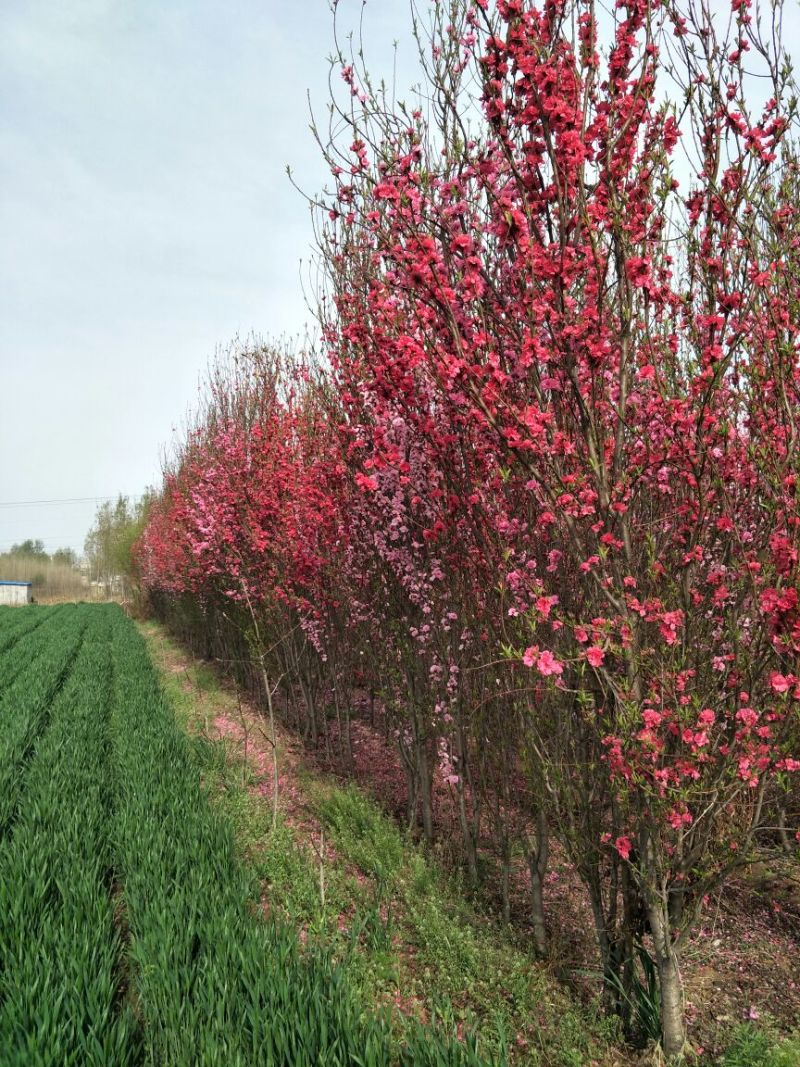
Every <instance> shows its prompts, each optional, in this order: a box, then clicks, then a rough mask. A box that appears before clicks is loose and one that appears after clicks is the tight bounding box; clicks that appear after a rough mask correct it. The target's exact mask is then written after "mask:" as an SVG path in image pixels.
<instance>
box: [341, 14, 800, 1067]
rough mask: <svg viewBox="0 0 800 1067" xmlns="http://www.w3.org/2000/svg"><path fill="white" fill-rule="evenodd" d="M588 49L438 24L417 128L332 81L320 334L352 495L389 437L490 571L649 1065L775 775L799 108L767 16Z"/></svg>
mask: <svg viewBox="0 0 800 1067" xmlns="http://www.w3.org/2000/svg"><path fill="white" fill-rule="evenodd" d="M601 29H602V27H601V26H600V24H599V17H598V14H597V12H596V10H595V6H594V4H593V3H591V2H586V3H572V2H566V0H562V2H556V0H551V2H548V3H545V4H543V5H542V6H541V7H539V6H536V5H533V4H530V3H525V2H523V0H498V2H497V3H496V4H494V5H491V6H490V5H489V4H488V3H487V2H486V0H477V2H476V3H472V4H471V3H467V2H465V3H463V4H451V5H448V6H447V9H446V10H445V6H444V5H435V11H434V16H433V22H432V32H431V35H430V36H431V40H432V42H433V47H432V50H431V52H430V55H429V59H428V63H427V67H426V70H427V73H428V76H429V84H430V88H431V97H432V100H433V104H432V109H431V118H430V120H426V119H424V117H423V112H422V110H421V109H418V110H416V111H413V112H406V111H405V110H403V109H401V110H400V111H398V112H394V113H392V112H390V111H387V109H386V102H385V100H384V99H383V98H382V97H381V96H380V95H378V94H376V93H374V92H373V91H372V89H371V86H370V83H369V80H368V78H367V77H366V75H365V74H364V73H363V72H359V71H358V70H357V69H356V67H355V65H354V64H353V63H350V62H346V61H344V62H343V70H342V74H343V77H344V79H345V81H346V83H347V85H348V86H349V87H350V89H351V92H352V99H353V106H352V108H351V109H350V110H349V111H345V112H344V114H345V117H346V118H347V119H348V120H349V124H350V131H351V132H350V134H349V135H348V145H349V147H348V148H347V149H346V150H345V151H343V152H338V153H337V148H338V145H337V144H336V143H334V144H333V145H331V146H330V147H329V149H328V158H329V160H330V162H331V165H332V171H333V175H334V179H335V189H334V192H333V195H332V198H331V202H330V205H329V220H330V221H329V223H328V227H327V230H326V232H325V234H324V237H323V251H324V254H325V257H326V260H327V262H328V264H329V267H330V273H331V279H332V293H333V297H334V307H335V315H332V316H331V320H330V326H329V330H328V336H327V339H328V344H329V348H330V350H331V353H332V360H333V363H334V366H335V370H336V374H337V379H338V381H339V383H340V387H341V390H342V395H343V397H344V399H345V403H346V405H347V406H348V408H349V410H350V412H351V418H352V419H353V420H354V421H355V422H356V423H358V425H360V426H361V427H364V428H365V433H366V436H367V438H368V440H369V444H368V446H366V447H365V450H364V455H365V459H366V462H365V463H364V474H363V477H364V479H365V481H364V483H363V485H364V487H365V488H366V489H367V490H368V491H371V492H378V491H380V489H381V486H382V484H383V483H384V481H385V480H386V479H389V478H393V477H395V476H396V471H397V469H398V457H397V456H396V455H395V454H394V453H393V452H392V449H391V448H387V447H386V435H385V432H383V431H382V430H381V427H382V426H384V427H385V426H387V425H392V424H393V421H394V420H397V419H401V420H402V421H403V425H404V427H408V428H410V430H411V431H413V433H414V435H415V437H416V438H418V439H419V440H420V441H422V442H424V446H423V445H420V446H418V447H425V448H427V449H428V450H429V452H430V454H431V455H432V456H434V457H436V461H437V463H438V466H439V470H440V472H441V474H442V479H443V483H442V482H441V481H440V482H436V483H433V492H431V493H421V494H418V495H419V496H420V497H421V500H422V501H426V502H427V503H428V505H429V506H435V502H436V500H437V499H438V498H439V494H441V495H442V496H444V495H445V494H446V493H447V492H448V490H449V493H450V495H451V496H452V497H453V498H454V499H455V501H456V507H457V509H458V510H459V513H460V514H462V515H464V514H469V513H470V509H477V510H478V511H479V513H480V518H479V519H478V522H479V523H483V524H485V530H488V534H486V533H484V534H483V535H482V538H481V540H480V541H476V544H479V545H480V547H481V548H482V549H483V548H486V547H487V545H491V547H490V548H489V550H488V551H487V553H486V556H485V562H486V563H487V564H488V565H489V566H490V567H491V566H496V565H498V564H499V561H500V560H503V562H504V564H505V567H504V570H505V574H504V573H503V570H501V569H498V571H497V572H496V578H497V579H500V581H501V583H502V584H503V585H504V586H505V587H508V589H509V592H510V594H511V596H512V597H513V601H514V602H513V603H512V605H511V610H512V612H513V617H514V618H515V620H516V626H515V633H516V642H517V648H518V649H519V652H518V655H519V659H520V660H521V661H522V664H523V665H524V667H525V668H528V669H529V671H530V672H531V675H532V683H531V686H530V687H529V698H528V701H527V705H528V711H527V727H528V728H527V735H526V737H525V738H524V740H523V744H524V745H525V747H526V752H527V755H530V754H531V753H532V754H533V755H534V756H535V760H534V762H535V764H536V766H537V771H538V774H539V775H540V776H541V779H542V781H543V783H544V784H545V789H546V792H547V793H548V794H549V797H550V803H551V804H552V805H553V806H554V807H555V809H556V811H557V812H558V816H559V819H558V822H559V826H560V827H561V832H562V834H563V837H564V840H565V843H566V844H567V846H568V847H569V848H570V850H571V852H572V853H573V856H574V857H575V859H576V862H577V863H578V866H579V869H581V871H582V874H583V875H584V878H585V880H586V883H587V888H588V890H589V893H590V897H591V899H592V904H593V908H594V911H595V916H596V920H597V927H598V937H599V943H600V948H601V952H602V953H603V958H604V963H605V965H606V967H607V968H610V969H612V971H613V970H615V969H616V970H617V972H619V969H620V968H621V969H622V971H623V973H624V972H625V970H626V968H627V970H628V973H629V970H630V959H631V952H630V946H631V944H632V941H633V939H634V938H635V937H636V936H640V935H644V934H645V933H646V934H647V936H649V938H650V942H649V943H650V944H651V946H652V951H653V954H654V957H655V960H656V963H657V965H658V971H659V975H660V980H661V998H662V1029H663V1040H664V1046H665V1049H666V1051H667V1053H668V1054H669V1055H676V1054H679V1053H680V1052H681V1051H682V1049H683V1046H684V1044H685V1024H684V1012H683V997H682V987H681V980H680V966H679V958H680V951H681V948H682V946H683V945H684V944H685V941H686V939H687V937H688V936H689V932H690V930H691V927H692V923H693V921H694V919H695V917H696V915H697V912H698V909H699V908H700V907H701V905H702V901H703V899H704V897H705V895H706V894H707V893H708V892H709V891H710V890H711V889H712V888H713V887H714V886H716V885H719V884H720V882H721V881H723V880H724V879H725V878H726V877H727V875H728V874H729V872H730V871H731V870H732V869H733V867H734V866H735V865H736V864H737V863H738V862H740V860H741V857H742V856H744V855H746V854H747V852H748V849H749V847H750V845H751V843H752V840H753V835H754V834H755V833H757V832H758V830H759V827H760V826H762V825H763V824H764V818H765V806H764V803H765V797H766V796H767V791H768V788H769V782H770V781H771V780H773V779H775V778H776V777H777V778H780V777H781V776H783V775H786V774H790V773H791V772H793V771H794V770H796V769H798V766H800V764H799V763H798V760H797V758H796V755H797V710H796V709H797V704H796V703H795V702H796V700H797V698H798V697H800V691H799V690H798V688H797V673H798V671H797V663H796V657H797V652H798V634H799V633H800V631H799V630H798V627H797V618H798V616H797V564H798V527H797V521H798V513H797V495H796V474H797V471H796V466H797V459H796V455H797V452H796V449H794V448H793V442H794V434H795V425H796V417H797V402H798V394H797V389H798V332H797V331H798V319H797V314H796V311H797V284H798V282H797V279H798V274H797V270H796V252H797V222H796V212H795V208H794V203H793V196H792V194H791V193H790V192H789V190H790V189H792V188H794V176H796V164H795V160H794V157H793V152H792V147H791V143H790V141H789V140H788V133H789V130H790V128H791V123H792V122H793V120H794V117H795V116H794V112H793V106H794V105H793V103H792V99H791V94H790V92H789V89H790V73H789V69H788V65H787V63H786V61H785V56H784V55H783V54H782V53H781V51H780V43H779V32H778V31H779V14H776V16H775V23H774V30H775V31H776V32H775V33H773V34H771V35H767V36H766V37H762V36H760V33H759V30H758V27H757V23H756V21H755V20H754V19H753V15H752V12H751V5H750V4H749V3H748V2H746V0H734V2H732V3H731V5H730V11H729V13H728V17H727V18H726V19H725V20H722V19H719V18H717V19H716V20H715V19H714V18H712V16H711V12H710V9H708V8H706V7H705V6H697V5H693V4H689V5H687V6H686V8H685V9H682V7H681V5H680V4H672V3H662V4H658V3H647V2H644V0H638V2H637V0H631V2H629V3H621V4H618V5H617V16H616V20H615V22H614V25H613V26H611V27H608V30H609V35H610V36H609V41H608V48H607V49H606V51H605V52H603V50H602V49H601V47H600V43H599V35H600V32H601ZM776 41H777V42H778V43H777V44H775V43H774V42H776ZM748 55H750V56H752V57H754V62H757V63H758V64H759V71H760V73H761V74H763V75H764V78H765V80H766V82H767V83H768V84H769V86H770V92H769V93H768V94H767V95H766V96H765V97H764V99H763V101H762V100H758V101H756V102H755V103H753V102H752V101H751V95H752V87H751V84H750V83H749V82H748V77H747V73H746V70H747V68H746V63H745V57H746V56H748ZM468 78H472V79H473V81H472V82H469V81H468ZM470 84H477V85H478V86H479V92H478V94H477V96H476V97H471V96H470V95H469V92H468V86H469V85H470ZM687 146H688V147H687ZM679 152H680V153H681V158H680V163H677V162H676V156H677V154H678V153H679ZM445 485H446V486H448V489H445ZM487 497H489V498H490V499H488V500H487ZM447 498H448V499H449V497H447ZM440 521H442V522H444V519H441V520H440ZM449 535H450V531H449V530H448V536H449ZM498 550H499V551H498ZM471 593H472V594H475V593H476V590H474V589H473V590H471ZM478 599H479V600H480V597H479V596H478ZM497 621H498V623H499V620H497ZM507 625H508V624H507V623H506V620H503V626H507ZM494 632H495V633H496V632H497V631H496V629H495V631H494ZM487 658H488V657H487ZM567 766H571V767H572V774H568V773H566V770H565V768H566V767H567ZM576 766H577V767H578V768H582V769H583V771H584V773H585V774H587V775H591V778H592V782H593V788H591V789H587V788H585V787H584V785H583V784H581V783H577V784H576V782H575V781H574V772H575V768H576ZM579 773H580V772H579ZM620 944H621V945H622V952H621V953H620V951H619V946H620Z"/></svg>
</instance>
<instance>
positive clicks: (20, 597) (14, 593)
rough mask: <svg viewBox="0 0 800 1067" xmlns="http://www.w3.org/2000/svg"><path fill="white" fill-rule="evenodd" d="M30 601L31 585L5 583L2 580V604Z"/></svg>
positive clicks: (0, 590)
mask: <svg viewBox="0 0 800 1067" xmlns="http://www.w3.org/2000/svg"><path fill="white" fill-rule="evenodd" d="M30 601H31V587H30V586H29V585H3V583H2V582H0V604H29V603H30Z"/></svg>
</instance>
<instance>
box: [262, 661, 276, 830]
mask: <svg viewBox="0 0 800 1067" xmlns="http://www.w3.org/2000/svg"><path fill="white" fill-rule="evenodd" d="M261 676H262V678H263V679H264V691H265V692H266V694H267V711H268V712H269V743H270V747H271V748H272V829H273V832H274V831H275V829H276V827H277V825H278V783H279V781H280V777H279V775H278V739H277V737H276V735H275V707H274V705H273V702H272V687H271V686H270V684H269V676H268V674H267V668H266V667H265V666H264V662H263V660H262V662H261Z"/></svg>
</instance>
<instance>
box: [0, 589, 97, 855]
mask: <svg viewBox="0 0 800 1067" xmlns="http://www.w3.org/2000/svg"><path fill="white" fill-rule="evenodd" d="M92 610H93V609H92V608H91V607H89V606H81V607H78V608H73V609H70V610H69V611H68V612H65V613H63V614H62V615H60V616H59V618H60V620H61V621H60V625H59V626H58V627H57V628H56V629H55V630H54V631H53V632H51V633H49V634H48V641H47V644H46V647H45V649H44V650H43V652H42V655H41V656H37V657H36V658H35V659H33V660H32V661H30V662H29V663H28V664H27V665H26V667H25V669H24V670H22V671H21V672H20V673H19V674H18V675H17V677H16V679H15V680H14V683H13V684H12V685H11V686H9V688H8V689H7V690H6V691H5V693H4V694H3V698H2V701H1V702H0V722H2V725H3V728H2V730H1V731H0V838H1V837H2V836H3V835H5V834H6V833H7V832H8V828H9V824H10V822H11V820H12V818H13V816H14V813H15V811H16V808H17V804H18V803H19V799H20V794H21V790H22V783H23V777H24V775H23V771H24V764H25V761H26V759H27V757H28V756H29V754H30V753H31V751H32V749H33V747H34V745H35V743H36V739H37V737H38V735H39V734H40V733H41V731H42V730H43V729H44V727H45V724H46V722H47V719H48V716H49V713H50V705H51V702H52V701H53V699H54V698H55V696H56V694H57V693H58V692H59V690H60V688H61V686H62V684H63V683H64V680H65V679H66V678H67V676H68V674H69V671H70V668H71V666H72V664H73V662H74V660H75V657H76V655H77V653H78V650H79V648H80V647H81V642H82V640H83V635H84V632H85V630H86V627H87V624H88V622H89V619H90V617H91V613H92Z"/></svg>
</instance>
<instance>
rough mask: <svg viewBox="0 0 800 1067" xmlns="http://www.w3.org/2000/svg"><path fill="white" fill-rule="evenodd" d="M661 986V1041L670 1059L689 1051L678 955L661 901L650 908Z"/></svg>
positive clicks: (649, 915)
mask: <svg viewBox="0 0 800 1067" xmlns="http://www.w3.org/2000/svg"><path fill="white" fill-rule="evenodd" d="M647 917H648V921H649V923H650V930H651V933H652V935H653V946H654V948H655V955H656V965H657V966H658V977H659V985H660V987H661V1042H662V1045H663V1047H664V1055H665V1056H666V1057H667V1060H668V1062H670V1063H676V1062H678V1061H679V1060H680V1059H681V1058H682V1057H683V1055H684V1053H685V1051H686V1005H685V1001H684V995H683V981H682V979H681V971H680V965H679V961H678V956H677V954H676V953H675V950H674V949H673V947H672V943H671V938H670V932H669V923H668V922H667V920H666V916H665V914H664V912H663V910H662V907H661V906H660V904H659V903H656V904H654V905H651V906H650V907H649V908H648V909H647Z"/></svg>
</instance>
